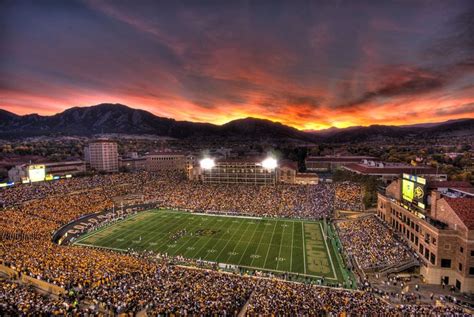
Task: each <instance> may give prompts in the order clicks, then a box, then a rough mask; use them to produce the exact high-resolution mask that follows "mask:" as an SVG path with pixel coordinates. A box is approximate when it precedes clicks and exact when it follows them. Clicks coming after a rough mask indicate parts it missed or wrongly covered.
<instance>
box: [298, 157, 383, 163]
mask: <svg viewBox="0 0 474 317" xmlns="http://www.w3.org/2000/svg"><path fill="white" fill-rule="evenodd" d="M376 159H377V158H375V157H372V156H358V155H352V156H337V155H336V156H334V155H333V156H309V157H308V158H307V159H306V161H307V162H360V161H362V160H376Z"/></svg>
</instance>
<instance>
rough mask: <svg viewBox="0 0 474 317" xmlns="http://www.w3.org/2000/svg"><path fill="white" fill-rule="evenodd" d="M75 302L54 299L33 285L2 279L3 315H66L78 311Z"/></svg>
mask: <svg viewBox="0 0 474 317" xmlns="http://www.w3.org/2000/svg"><path fill="white" fill-rule="evenodd" d="M75 306H76V305H75V304H74V303H69V302H68V301H65V300H62V299H53V298H52V297H51V296H46V295H43V294H40V293H38V292H37V291H36V290H34V289H33V287H32V286H26V285H22V284H20V283H17V282H13V281H9V280H4V279H2V280H0V314H1V315H2V316H38V315H44V316H51V315H61V316H65V315H66V314H68V313H70V314H73V313H75V312H77V308H76V307H75Z"/></svg>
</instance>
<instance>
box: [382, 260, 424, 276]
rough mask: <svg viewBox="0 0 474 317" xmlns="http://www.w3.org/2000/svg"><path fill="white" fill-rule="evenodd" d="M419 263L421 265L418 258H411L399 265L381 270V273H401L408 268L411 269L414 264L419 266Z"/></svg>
mask: <svg viewBox="0 0 474 317" xmlns="http://www.w3.org/2000/svg"><path fill="white" fill-rule="evenodd" d="M419 265H420V262H418V260H416V259H410V260H407V261H405V262H402V263H400V264H398V265H395V266H389V267H386V268H384V269H382V270H380V272H379V273H381V274H392V273H400V272H403V271H406V270H408V269H411V268H412V267H414V266H419Z"/></svg>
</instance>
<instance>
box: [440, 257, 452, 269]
mask: <svg viewBox="0 0 474 317" xmlns="http://www.w3.org/2000/svg"><path fill="white" fill-rule="evenodd" d="M441 267H446V268H451V260H450V259H441Z"/></svg>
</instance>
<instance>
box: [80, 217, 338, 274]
mask: <svg viewBox="0 0 474 317" xmlns="http://www.w3.org/2000/svg"><path fill="white" fill-rule="evenodd" d="M75 244H76V245H83V246H94V247H102V248H108V249H113V250H118V251H125V250H127V249H128V248H132V249H134V250H137V251H142V250H153V251H155V252H159V253H162V254H164V253H167V254H168V255H181V256H184V257H187V258H193V259H201V260H206V261H212V262H218V263H223V264H231V265H236V266H239V267H242V268H248V269H258V270H263V271H274V272H292V273H298V274H299V275H306V276H310V277H324V278H326V279H330V280H333V281H342V272H341V271H342V270H343V268H342V265H341V263H340V262H341V261H340V260H339V257H338V256H337V255H336V253H335V251H334V247H333V246H332V243H331V241H326V240H325V239H323V224H322V222H316V221H304V220H295V219H274V218H250V217H237V216H235V217H234V216H223V215H208V214H196V213H189V212H178V211H171V210H150V211H146V212H141V213H138V214H136V215H134V216H131V217H129V218H127V219H125V220H122V221H119V222H116V223H114V224H112V225H109V226H107V227H105V228H102V229H99V230H97V231H94V232H91V233H89V234H86V235H85V236H83V237H81V238H80V239H79V240H77V241H76V242H75Z"/></svg>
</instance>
